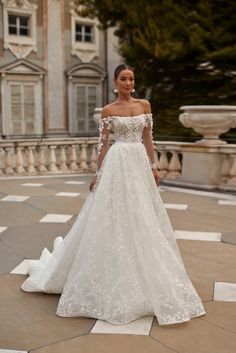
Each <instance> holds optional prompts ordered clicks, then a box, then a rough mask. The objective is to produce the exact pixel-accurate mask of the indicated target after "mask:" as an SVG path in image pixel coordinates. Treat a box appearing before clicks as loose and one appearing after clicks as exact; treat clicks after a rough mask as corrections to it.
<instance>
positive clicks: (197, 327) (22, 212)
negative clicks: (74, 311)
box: [0, 175, 236, 353]
mask: <svg viewBox="0 0 236 353" xmlns="http://www.w3.org/2000/svg"><path fill="white" fill-rule="evenodd" d="M90 180H91V176H86V175H74V176H63V177H41V178H39V177H35V178H18V179H14V178H13V179H11V178H9V179H6V180H4V179H0V304H1V305H0V353H3V352H6V353H7V352H8V353H12V352H15V353H16V352H36V353H62V352H63V353H74V352H76V353H154V352H155V353H171V352H175V353H176V352H177V353H235V352H236V195H230V194H218V193H207V192H199V191H193V190H184V189H178V188H172V187H165V186H163V187H161V188H160V190H161V195H162V198H163V200H164V203H165V206H166V208H167V211H168V213H169V215H170V218H171V221H172V224H173V227H174V229H175V231H176V238H177V239H178V240H177V241H178V244H179V247H180V250H181V253H182V256H183V260H184V263H185V266H186V269H187V272H188V274H189V276H190V278H191V279H192V281H193V283H194V285H195V287H196V289H197V291H198V293H199V295H200V297H201V298H202V300H203V302H204V307H205V309H206V312H207V314H206V315H205V316H203V317H200V318H195V319H192V320H191V321H190V322H188V323H183V324H177V325H169V326H159V325H158V322H157V320H156V318H152V317H145V318H142V319H139V320H136V321H134V322H132V323H130V324H128V325H124V326H117V325H115V326H113V325H109V324H106V323H104V322H102V321H100V320H96V319H92V318H91V319H90V318H61V317H58V316H56V314H55V311H56V306H57V302H58V299H59V296H58V295H48V294H38V293H24V292H22V291H21V290H20V285H21V283H22V282H23V280H24V279H25V275H24V273H25V270H26V267H27V259H30V258H33V259H36V258H38V257H39V256H40V254H41V251H42V249H43V248H44V247H47V248H48V249H49V250H51V249H52V244H53V240H54V238H55V237H57V236H59V235H62V236H64V235H65V234H66V233H67V232H68V230H69V229H70V227H71V226H72V224H73V222H74V220H75V217H76V215H77V214H78V213H79V210H80V208H81V206H82V205H83V203H84V200H85V198H86V197H87V195H88V185H89V182H90Z"/></svg>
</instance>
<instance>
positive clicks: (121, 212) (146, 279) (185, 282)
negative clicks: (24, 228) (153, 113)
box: [22, 142, 205, 325]
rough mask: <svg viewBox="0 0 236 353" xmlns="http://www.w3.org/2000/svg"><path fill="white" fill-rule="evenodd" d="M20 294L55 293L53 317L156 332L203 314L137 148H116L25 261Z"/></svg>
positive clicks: (133, 145) (138, 145)
mask: <svg viewBox="0 0 236 353" xmlns="http://www.w3.org/2000/svg"><path fill="white" fill-rule="evenodd" d="M22 289H23V290H24V291H27V292H46V293H61V297H60V300H59V304H58V307H57V315H59V316H63V317H80V316H82V317H91V318H98V319H101V320H105V321H108V322H110V323H113V324H125V323H128V322H130V321H132V320H135V319H137V318H139V317H142V316H145V315H155V316H156V317H157V320H158V323H159V324H160V325H165V324H173V323H178V322H184V321H189V320H190V319H191V318H193V317H198V316H201V315H203V314H205V311H204V308H203V305H202V302H201V299H200V298H199V296H198V294H197V292H196V290H195V288H194V287H193V285H192V283H191V281H190V279H189V277H188V275H187V273H186V271H185V267H184V264H183V261H182V258H181V255H180V252H179V249H178V246H177V243H176V240H175V237H174V232H173V229H172V226H171V223H170V220H169V218H168V215H167V213H166V210H165V208H164V205H163V202H162V200H161V197H160V194H159V190H158V187H157V186H156V184H155V180H154V177H153V174H152V171H151V169H150V165H149V160H148V157H147V154H146V150H145V147H144V145H143V144H142V143H141V142H130V143H127V142H116V143H114V144H113V145H112V146H111V148H110V149H109V151H108V152H107V154H106V156H105V158H104V161H103V166H102V175H101V178H100V181H99V183H98V185H97V186H96V188H95V189H94V190H93V192H91V193H90V194H89V196H88V197H87V199H86V201H85V203H84V205H83V207H82V209H81V211H80V213H79V215H78V217H77V219H76V221H75V223H74V225H73V226H72V228H71V229H70V231H69V233H68V234H67V235H66V237H65V238H64V239H63V238H62V237H58V238H56V239H55V241H54V249H53V252H52V253H50V252H49V251H48V250H47V249H44V250H43V252H42V256H41V258H40V259H39V260H32V261H30V266H29V277H28V278H27V279H26V280H25V282H24V283H23V284H22Z"/></svg>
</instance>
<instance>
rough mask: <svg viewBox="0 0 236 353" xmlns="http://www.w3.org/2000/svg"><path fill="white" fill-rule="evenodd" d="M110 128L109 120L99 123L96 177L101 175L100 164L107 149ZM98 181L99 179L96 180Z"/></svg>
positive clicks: (108, 118) (102, 120) (105, 119)
mask: <svg viewBox="0 0 236 353" xmlns="http://www.w3.org/2000/svg"><path fill="white" fill-rule="evenodd" d="M110 128H111V118H110V117H107V118H101V119H100V122H99V139H98V150H97V152H98V157H97V172H96V175H97V176H98V177H100V176H101V173H102V164H103V160H104V157H105V155H106V153H107V151H108V148H109V135H110ZM98 179H99V178H98Z"/></svg>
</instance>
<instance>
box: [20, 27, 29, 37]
mask: <svg viewBox="0 0 236 353" xmlns="http://www.w3.org/2000/svg"><path fill="white" fill-rule="evenodd" d="M20 35H21V36H28V35H29V30H28V28H22V27H21V28H20Z"/></svg>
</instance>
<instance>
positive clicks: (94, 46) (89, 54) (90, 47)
mask: <svg viewBox="0 0 236 353" xmlns="http://www.w3.org/2000/svg"><path fill="white" fill-rule="evenodd" d="M70 5H71V11H70V13H71V54H72V55H75V56H77V57H78V58H79V59H80V60H81V61H82V62H84V63H88V62H90V61H91V60H93V59H94V58H95V57H98V56H99V29H98V21H97V20H96V19H91V18H85V17H81V16H79V15H78V13H77V11H76V10H77V9H76V7H75V5H74V2H73V1H72V2H71V3H70ZM76 23H80V24H81V25H89V26H92V27H93V34H94V41H93V43H85V42H77V41H76V40H75V25H76Z"/></svg>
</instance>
